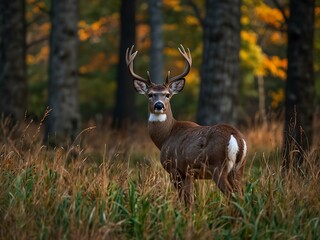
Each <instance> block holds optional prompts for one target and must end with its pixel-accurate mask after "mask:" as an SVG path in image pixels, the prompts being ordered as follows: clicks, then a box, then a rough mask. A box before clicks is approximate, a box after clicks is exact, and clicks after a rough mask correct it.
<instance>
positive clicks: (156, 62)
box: [148, 0, 164, 84]
mask: <svg viewBox="0 0 320 240" xmlns="http://www.w3.org/2000/svg"><path fill="white" fill-rule="evenodd" d="M148 5H149V22H150V35H151V51H150V63H151V71H150V76H151V79H152V81H153V82H154V83H157V84H161V83H163V81H164V79H163V74H162V71H163V53H162V51H163V38H162V0H159V1H154V0H148Z"/></svg>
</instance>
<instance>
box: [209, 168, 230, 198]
mask: <svg viewBox="0 0 320 240" xmlns="http://www.w3.org/2000/svg"><path fill="white" fill-rule="evenodd" d="M212 177H213V181H214V182H215V183H216V184H217V186H218V188H219V189H220V190H221V192H222V193H223V194H224V195H225V196H227V197H229V196H230V195H231V193H232V192H233V189H232V186H231V185H230V183H229V180H228V173H227V171H224V170H219V169H217V168H216V169H214V171H213V175H212Z"/></svg>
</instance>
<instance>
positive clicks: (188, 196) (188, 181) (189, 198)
mask: <svg viewBox="0 0 320 240" xmlns="http://www.w3.org/2000/svg"><path fill="white" fill-rule="evenodd" d="M182 194H183V197H184V202H185V204H186V205H187V206H190V205H193V203H194V175H193V174H192V173H188V174H187V176H186V178H185V180H184V183H183V189H182Z"/></svg>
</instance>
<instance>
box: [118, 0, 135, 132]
mask: <svg viewBox="0 0 320 240" xmlns="http://www.w3.org/2000/svg"><path fill="white" fill-rule="evenodd" d="M120 25H121V30H120V51H119V64H118V73H117V92H116V104H115V108H114V113H113V122H112V126H113V127H114V128H122V127H125V125H126V124H128V123H130V121H132V120H133V119H134V114H135V104H134V100H135V98H134V94H135V92H134V89H133V83H132V80H131V77H130V75H129V71H128V68H127V65H126V62H125V53H126V50H127V48H128V47H131V46H132V45H133V44H134V43H135V38H136V23H135V0H122V4H121V9H120Z"/></svg>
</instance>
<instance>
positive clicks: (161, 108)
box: [126, 45, 192, 114]
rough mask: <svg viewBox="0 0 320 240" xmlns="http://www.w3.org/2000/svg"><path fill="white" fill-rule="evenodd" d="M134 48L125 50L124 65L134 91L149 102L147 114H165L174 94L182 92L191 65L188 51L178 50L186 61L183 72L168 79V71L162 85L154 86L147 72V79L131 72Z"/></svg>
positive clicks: (134, 53) (134, 55) (135, 53)
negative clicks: (131, 79)
mask: <svg viewBox="0 0 320 240" xmlns="http://www.w3.org/2000/svg"><path fill="white" fill-rule="evenodd" d="M133 48H134V46H132V47H131V49H129V48H128V49H127V53H126V63H127V66H128V68H129V72H130V74H131V76H132V78H133V84H134V88H135V90H136V91H137V92H138V93H140V94H143V95H145V96H146V97H147V98H148V100H149V104H148V105H149V112H150V113H152V114H165V113H166V111H167V110H168V109H170V99H171V97H172V96H173V95H174V94H177V93H179V92H181V91H182V89H183V87H184V84H185V76H186V75H187V74H188V73H189V71H190V67H191V64H192V58H191V54H190V50H189V49H188V52H186V51H185V49H184V47H183V46H182V45H181V48H178V49H179V51H180V53H181V54H182V56H183V57H184V58H185V60H186V67H185V69H184V71H183V72H182V73H181V74H179V75H177V76H174V77H170V71H169V72H168V75H167V77H166V80H165V82H164V83H163V84H155V83H153V82H152V81H151V78H150V74H149V72H147V75H148V77H147V79H145V78H143V77H141V76H139V75H137V74H136V73H135V72H134V70H133V60H134V58H135V57H136V55H137V53H138V51H135V52H133Z"/></svg>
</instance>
